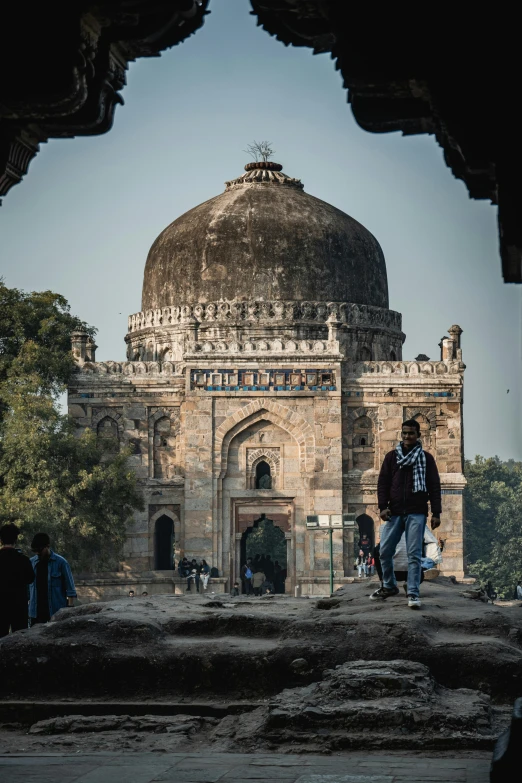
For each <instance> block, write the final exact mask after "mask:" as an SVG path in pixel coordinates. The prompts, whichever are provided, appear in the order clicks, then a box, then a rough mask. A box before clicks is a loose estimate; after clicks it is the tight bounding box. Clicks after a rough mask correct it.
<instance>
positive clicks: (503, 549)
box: [464, 457, 522, 598]
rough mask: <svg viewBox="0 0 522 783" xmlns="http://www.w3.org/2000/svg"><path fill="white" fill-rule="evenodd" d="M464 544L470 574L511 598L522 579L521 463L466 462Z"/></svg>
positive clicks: (483, 460) (498, 460)
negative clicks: (489, 581) (488, 582)
mask: <svg viewBox="0 0 522 783" xmlns="http://www.w3.org/2000/svg"><path fill="white" fill-rule="evenodd" d="M465 475H466V478H467V480H468V485H467V487H466V490H465V497H464V502H465V514H466V525H465V541H466V550H467V552H468V558H469V564H468V567H469V569H470V571H471V572H472V573H473V574H474V575H476V576H477V577H479V578H480V579H481V580H484V581H486V580H488V579H491V581H492V583H493V585H494V586H495V588H496V589H497V592H498V593H499V595H501V596H503V597H506V598H511V595H512V593H513V589H514V585H515V584H516V582H517V581H518V580H519V579H522V463H516V462H514V461H513V460H510V461H509V462H508V463H505V462H502V461H501V460H500V459H499V458H498V457H490V458H489V459H484V458H483V457H475V461H474V462H470V461H466V464H465Z"/></svg>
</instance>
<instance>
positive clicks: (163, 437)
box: [149, 408, 179, 479]
mask: <svg viewBox="0 0 522 783" xmlns="http://www.w3.org/2000/svg"><path fill="white" fill-rule="evenodd" d="M178 430H179V408H174V409H173V408H170V409H169V408H159V409H158V410H156V411H154V413H152V414H151V415H150V417H149V476H150V478H155V479H171V478H173V476H175V475H176V474H177V472H178V466H179V455H178V453H177V452H178V448H179V439H178V437H177V436H178Z"/></svg>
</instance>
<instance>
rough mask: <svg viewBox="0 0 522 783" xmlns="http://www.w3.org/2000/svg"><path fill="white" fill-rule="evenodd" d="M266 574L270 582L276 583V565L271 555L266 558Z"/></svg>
mask: <svg viewBox="0 0 522 783" xmlns="http://www.w3.org/2000/svg"><path fill="white" fill-rule="evenodd" d="M265 574H266V578H267V579H268V580H269V581H270V582H273V581H274V563H273V562H272V558H271V557H270V555H267V556H266V558H265Z"/></svg>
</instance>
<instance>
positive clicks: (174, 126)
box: [0, 0, 522, 460]
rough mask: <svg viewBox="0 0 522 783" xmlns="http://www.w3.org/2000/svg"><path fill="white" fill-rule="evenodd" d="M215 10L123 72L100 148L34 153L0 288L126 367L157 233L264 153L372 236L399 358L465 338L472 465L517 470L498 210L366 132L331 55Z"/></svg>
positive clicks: (219, 7) (512, 326)
mask: <svg viewBox="0 0 522 783" xmlns="http://www.w3.org/2000/svg"><path fill="white" fill-rule="evenodd" d="M210 9H211V13H210V14H209V15H208V16H207V17H206V21H205V24H204V26H203V28H202V29H201V30H199V31H198V32H197V33H196V35H195V36H192V37H191V38H189V39H188V40H187V41H186V42H185V43H183V44H181V45H179V46H176V47H174V48H173V49H171V50H170V51H168V52H166V53H164V54H163V55H162V57H161V58H151V59H149V60H143V59H142V60H139V61H138V62H137V63H134V64H132V65H131V66H130V70H129V73H128V85H127V87H126V88H125V89H124V91H123V97H124V99H125V106H124V107H118V108H117V110H116V117H115V123H114V127H113V129H112V130H111V131H110V132H109V133H108V134H106V135H104V136H94V137H91V138H77V139H72V140H53V141H50V142H49V143H48V144H45V145H43V146H42V148H41V151H40V153H39V155H38V156H37V158H36V159H35V160H34V161H33V163H32V164H31V166H30V169H29V174H28V176H27V177H26V178H25V180H24V181H23V182H22V184H21V185H18V186H16V187H15V188H14V189H13V190H12V191H11V192H10V193H9V194H8V196H7V197H6V198H5V199H4V205H3V206H2V208H1V209H0V223H1V232H2V242H1V246H0V247H1V250H0V252H1V259H0V270H1V272H0V274H2V275H3V276H4V279H5V282H6V284H7V285H9V286H14V287H18V288H23V289H28V290H42V289H52V290H54V291H57V292H59V293H61V294H63V295H64V296H65V297H66V298H67V299H68V300H69V302H70V304H71V308H72V311H73V312H74V313H76V314H77V315H79V316H80V317H81V318H83V319H84V320H85V321H87V322H89V323H91V324H94V325H95V326H97V328H98V330H99V333H98V338H97V342H98V345H99V350H98V353H97V358H98V359H99V360H104V359H115V360H122V359H124V357H125V344H124V342H123V338H124V335H125V333H126V331H127V316H128V315H129V314H131V313H134V312H138V311H139V310H140V308H141V285H142V279H143V268H144V264H145V259H146V256H147V252H148V249H149V247H150V245H151V244H152V242H153V241H154V239H155V237H156V236H157V235H158V234H159V232H160V231H161V230H162V229H163V228H165V226H167V225H168V224H169V223H170V222H171V221H172V220H174V219H175V218H176V217H178V216H179V215H181V214H182V213H183V212H186V211H187V210H188V209H190V208H192V207H193V206H195V205H196V204H199V203H201V202H202V201H205V200H206V199H208V198H211V197H212V196H214V195H217V194H218V193H220V192H221V191H222V190H223V188H224V185H223V183H224V181H225V180H226V179H231V178H233V177H236V176H239V175H240V174H241V172H242V169H243V165H244V164H245V163H246V162H248V160H249V158H248V157H247V155H246V154H245V153H244V152H243V150H244V149H245V147H246V146H247V144H248V143H249V142H251V141H252V140H253V139H257V140H261V139H268V140H269V141H271V142H273V145H274V148H275V149H276V155H275V160H276V161H278V162H281V163H283V164H284V170H285V172H286V173H287V174H288V175H290V176H294V177H299V178H301V179H302V181H303V182H304V185H305V189H306V191H307V192H309V193H311V194H313V195H314V196H317V197H319V198H321V199H324V200H325V201H328V202H329V203H331V204H334V205H335V206H336V207H338V208H339V209H342V210H344V211H345V212H347V213H348V214H350V215H352V216H353V217H354V218H356V219H357V220H359V221H360V222H361V223H363V224H364V225H365V226H366V227H367V228H368V229H369V230H370V231H371V232H372V233H373V234H374V235H375V236H376V237H377V239H378V240H379V242H380V244H381V246H382V248H383V251H384V255H385V257H386V262H387V268H388V282H389V289H390V307H391V308H392V309H394V310H398V311H400V312H402V314H403V330H404V332H405V333H406V335H407V339H406V343H405V345H404V354H403V355H404V358H405V359H412V358H414V357H415V356H416V355H417V354H418V353H426V354H427V355H428V356H430V357H431V358H432V359H436V358H438V350H439V349H438V347H437V343H438V342H439V340H440V338H441V337H442V336H443V335H445V334H446V333H447V329H448V327H449V326H451V324H454V323H458V324H460V326H461V327H462V328H463V329H464V334H463V335H462V345H463V353H464V361H465V363H466V365H467V370H466V373H465V408H464V410H465V450H466V456H467V457H468V458H472V457H473V456H474V455H475V454H482V455H484V456H492V455H495V454H498V455H499V456H500V457H502V458H503V459H509V458H511V457H512V458H515V459H518V460H520V459H522V436H521V421H522V415H521V414H522V411H521V407H522V406H521V392H522V385H521V370H520V368H521V347H520V345H521V339H520V338H521V293H522V288H520V287H517V286H514V285H511V286H509V285H505V284H503V283H502V277H501V272H500V261H499V255H498V247H497V223H496V217H497V216H496V208H495V207H493V206H491V205H490V204H489V203H487V202H478V201H471V200H470V199H469V197H468V193H467V190H466V188H465V187H464V185H463V184H462V183H461V182H459V181H457V180H455V179H454V178H453V176H452V174H451V172H450V171H449V169H448V168H447V167H446V166H445V164H444V161H443V157H442V152H441V150H440V148H439V147H438V146H437V143H436V142H435V140H434V138H433V137H430V136H425V135H424V136H413V137H407V138H403V137H402V136H401V135H400V134H398V133H394V134H384V135H374V134H370V133H367V132H366V131H363V130H361V129H360V128H359V127H358V126H357V125H356V124H355V122H354V119H353V116H352V113H351V110H350V107H349V105H348V104H347V102H346V92H345V90H343V88H342V83H341V78H340V76H339V74H338V73H337V72H336V71H335V70H334V67H333V63H332V61H331V60H330V59H329V57H328V56H327V55H320V56H313V55H312V53H311V51H310V50H309V49H299V48H286V47H284V46H283V45H282V44H281V43H279V42H278V41H276V40H275V39H273V38H270V37H269V36H268V35H267V34H266V33H265V32H263V31H262V30H261V29H260V28H257V27H256V26H255V20H254V18H253V17H252V16H250V15H249V10H250V4H249V3H248V2H247V0H213V2H211V4H210ZM508 389H509V390H510V391H509V394H508V393H507V390H508Z"/></svg>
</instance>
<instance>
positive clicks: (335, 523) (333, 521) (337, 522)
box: [330, 514, 343, 527]
mask: <svg viewBox="0 0 522 783" xmlns="http://www.w3.org/2000/svg"><path fill="white" fill-rule="evenodd" d="M330 525H331V526H332V527H342V526H343V515H342V514H331V515H330Z"/></svg>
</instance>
